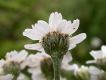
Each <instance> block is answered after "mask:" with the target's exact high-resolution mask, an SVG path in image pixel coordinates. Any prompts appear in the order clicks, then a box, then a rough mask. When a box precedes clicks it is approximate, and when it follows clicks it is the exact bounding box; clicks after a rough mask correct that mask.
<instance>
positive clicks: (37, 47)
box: [24, 43, 43, 51]
mask: <svg viewBox="0 0 106 80" xmlns="http://www.w3.org/2000/svg"><path fill="white" fill-rule="evenodd" d="M24 47H25V48H26V49H29V50H38V51H42V50H43V48H42V45H41V44H40V43H36V44H26V45H25V46H24Z"/></svg>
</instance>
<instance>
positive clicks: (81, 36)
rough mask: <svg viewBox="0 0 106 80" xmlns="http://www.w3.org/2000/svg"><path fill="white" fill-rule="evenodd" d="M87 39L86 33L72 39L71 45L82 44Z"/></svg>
mask: <svg viewBox="0 0 106 80" xmlns="http://www.w3.org/2000/svg"><path fill="white" fill-rule="evenodd" d="M85 38H86V34H85V33H81V34H78V35H76V36H74V37H72V38H70V44H78V43H80V42H82V41H83V40H84V39H85Z"/></svg>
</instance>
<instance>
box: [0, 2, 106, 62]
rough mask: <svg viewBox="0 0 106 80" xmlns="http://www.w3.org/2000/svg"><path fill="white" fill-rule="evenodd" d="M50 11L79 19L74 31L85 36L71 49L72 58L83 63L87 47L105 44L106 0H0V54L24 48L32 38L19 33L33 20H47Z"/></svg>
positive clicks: (96, 47)
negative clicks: (76, 28)
mask: <svg viewBox="0 0 106 80" xmlns="http://www.w3.org/2000/svg"><path fill="white" fill-rule="evenodd" d="M54 11H58V12H60V13H62V15H63V17H64V18H65V19H68V20H70V19H71V20H74V19H77V18H78V19H80V27H79V29H78V31H77V33H75V34H74V35H76V34H78V33H81V32H84V33H86V34H87V39H86V40H85V41H83V42H82V43H80V44H79V45H78V46H77V47H76V48H75V49H73V50H72V51H71V52H72V55H73V57H74V60H73V61H75V62H78V63H79V60H80V62H81V63H85V60H88V59H90V58H91V57H90V55H89V51H91V50H92V49H100V46H101V45H102V44H104V45H105V44H106V38H105V37H106V22H105V21H106V20H105V19H106V0H0V57H4V55H5V53H6V52H8V51H11V50H21V49H24V47H23V46H24V44H26V43H31V42H32V41H31V40H30V39H28V38H26V37H23V35H22V32H23V31H24V30H25V28H28V27H31V25H32V24H35V23H36V22H37V20H45V21H48V18H49V15H50V13H51V12H54Z"/></svg>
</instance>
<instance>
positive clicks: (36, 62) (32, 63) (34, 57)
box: [22, 53, 50, 68]
mask: <svg viewBox="0 0 106 80" xmlns="http://www.w3.org/2000/svg"><path fill="white" fill-rule="evenodd" d="M44 58H50V56H49V55H48V54H46V53H36V54H30V55H29V56H28V57H27V58H26V60H25V61H24V62H23V64H22V67H23V68H24V67H26V66H28V67H30V68H36V67H39V66H40V62H41V60H43V59H44Z"/></svg>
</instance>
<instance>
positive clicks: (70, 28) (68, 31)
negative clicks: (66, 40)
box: [62, 19, 79, 35]
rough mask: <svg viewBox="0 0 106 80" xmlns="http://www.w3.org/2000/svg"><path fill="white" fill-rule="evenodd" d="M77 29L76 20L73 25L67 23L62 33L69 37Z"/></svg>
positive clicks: (69, 22) (77, 21) (77, 22)
mask: <svg viewBox="0 0 106 80" xmlns="http://www.w3.org/2000/svg"><path fill="white" fill-rule="evenodd" d="M78 27H79V20H78V19H76V20H74V21H73V23H72V22H71V21H68V22H67V23H66V26H65V28H64V30H63V31H62V32H63V33H66V34H69V35H72V34H73V33H74V32H75V31H76V30H77V29H78Z"/></svg>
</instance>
